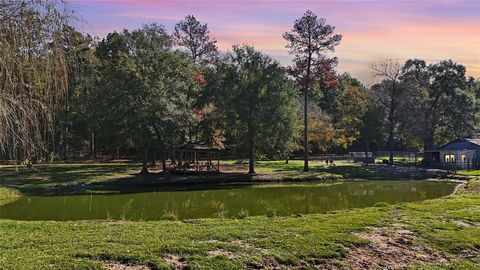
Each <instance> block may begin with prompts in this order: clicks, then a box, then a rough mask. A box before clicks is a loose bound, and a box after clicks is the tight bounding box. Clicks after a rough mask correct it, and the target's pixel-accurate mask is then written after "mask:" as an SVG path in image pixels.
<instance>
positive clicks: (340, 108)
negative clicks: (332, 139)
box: [335, 79, 370, 149]
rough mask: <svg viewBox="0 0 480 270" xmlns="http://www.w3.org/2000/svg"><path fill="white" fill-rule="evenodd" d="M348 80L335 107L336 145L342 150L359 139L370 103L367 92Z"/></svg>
mask: <svg viewBox="0 0 480 270" xmlns="http://www.w3.org/2000/svg"><path fill="white" fill-rule="evenodd" d="M345 80H347V79H345ZM348 80H349V81H348V82H345V85H344V90H343V91H344V92H343V95H342V96H341V97H340V98H338V101H337V103H336V106H335V118H336V119H335V120H336V121H335V122H336V125H335V128H336V130H337V133H338V134H337V143H338V144H339V146H340V147H341V148H343V149H347V148H348V147H350V146H351V145H352V144H354V143H355V142H356V141H357V140H358V138H359V137H360V134H361V130H362V128H363V124H364V123H363V120H364V117H365V114H366V113H367V111H368V103H369V102H370V100H369V99H368V98H369V97H370V96H369V95H368V92H367V90H366V89H365V88H364V87H363V86H362V85H361V84H360V83H359V82H358V81H356V80H355V79H348Z"/></svg>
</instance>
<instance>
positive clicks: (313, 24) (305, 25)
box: [283, 10, 342, 171]
mask: <svg viewBox="0 0 480 270" xmlns="http://www.w3.org/2000/svg"><path fill="white" fill-rule="evenodd" d="M334 31H335V27H334V26H331V25H328V24H326V21H325V19H323V18H320V19H319V18H318V17H317V15H315V14H314V13H313V12H312V11H310V10H307V11H306V12H305V14H304V15H303V16H302V17H301V18H300V19H297V20H296V21H295V23H294V25H293V28H292V30H291V31H290V32H286V33H285V34H283V38H284V39H285V40H286V41H287V42H288V44H287V48H289V49H290V53H291V54H293V55H295V58H294V63H295V67H294V68H293V69H292V70H293V75H294V76H295V77H296V78H297V80H298V82H299V84H300V86H301V88H303V97H304V129H303V140H304V167H303V170H304V171H308V151H309V149H308V147H309V146H308V96H309V94H310V93H309V90H310V89H311V88H312V86H313V83H314V82H315V81H318V80H320V81H330V80H331V79H332V78H331V76H328V75H331V73H333V72H331V70H332V69H333V66H334V65H333V64H334V63H336V58H328V57H327V56H326V54H325V53H326V52H329V51H334V49H335V46H337V45H338V44H339V43H340V41H341V39H342V36H341V35H338V34H334ZM318 75H323V76H324V77H327V78H322V77H320V78H319V77H318ZM321 79H323V80H321Z"/></svg>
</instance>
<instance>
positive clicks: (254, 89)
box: [207, 46, 297, 173]
mask: <svg viewBox="0 0 480 270" xmlns="http://www.w3.org/2000/svg"><path fill="white" fill-rule="evenodd" d="M218 72H219V73H220V74H222V75H221V77H217V78H216V79H217V80H216V81H213V82H212V83H211V84H213V85H211V86H209V87H216V93H217V94H218V95H219V97H220V99H222V101H219V102H217V106H221V109H222V110H223V112H224V114H225V119H226V125H227V127H228V129H227V130H226V136H227V140H229V141H230V142H232V145H235V148H236V150H237V152H238V153H240V154H243V155H245V156H247V157H249V159H250V163H251V169H250V172H251V173H253V162H254V161H253V160H254V157H261V156H264V155H268V156H269V157H275V156H280V157H284V156H285V155H286V154H288V153H289V152H290V151H291V148H292V147H293V142H294V140H295V137H296V134H297V133H296V132H297V121H296V120H297V117H296V111H297V102H296V90H295V88H294V87H293V85H292V84H291V83H290V82H288V80H287V78H286V77H285V74H284V72H283V70H282V69H281V68H280V66H279V64H278V63H277V62H275V61H273V60H272V59H271V58H270V57H268V56H266V55H264V54H262V53H261V52H258V51H256V50H255V49H254V48H253V47H250V46H234V47H233V52H232V53H231V54H229V55H228V56H227V59H226V60H225V64H224V65H222V66H221V67H219V71H218ZM209 87H207V88H209Z"/></svg>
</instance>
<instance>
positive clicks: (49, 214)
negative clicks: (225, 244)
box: [0, 181, 455, 220]
mask: <svg viewBox="0 0 480 270" xmlns="http://www.w3.org/2000/svg"><path fill="white" fill-rule="evenodd" d="M454 188H455V184H454V183H449V182H434V181H359V182H344V183H337V184H330V185H326V184H312V183H301V184H298V183H296V184H285V183H282V184H268V185H261V186H248V187H235V188H229V189H211V190H197V191H162V192H148V193H132V194H108V195H76V196H27V197H22V198H20V199H18V200H16V201H14V202H11V203H9V204H6V205H3V206H0V218H2V219H16V220H86V219H115V220H117V219H126V220H159V219H164V218H166V217H168V216H172V215H173V214H174V215H175V216H176V217H177V218H179V219H189V218H206V217H216V216H219V215H220V216H225V217H236V216H239V215H241V214H245V213H248V215H250V216H254V215H265V214H268V213H270V214H272V213H275V214H276V215H278V216H288V215H292V214H311V213H321V212H326V211H331V210H337V209H346V208H359V207H369V206H373V205H375V204H376V203H379V202H386V203H389V204H393V203H399V202H412V201H420V200H427V199H433V198H438V197H442V196H446V195H449V194H451V193H452V192H453V190H454Z"/></svg>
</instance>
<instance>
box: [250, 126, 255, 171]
mask: <svg viewBox="0 0 480 270" xmlns="http://www.w3.org/2000/svg"><path fill="white" fill-rule="evenodd" d="M251 122H252V120H250V121H249V123H248V159H249V160H248V174H254V173H255V159H254V149H253V148H254V139H253V136H254V132H253V125H252V123H251Z"/></svg>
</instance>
